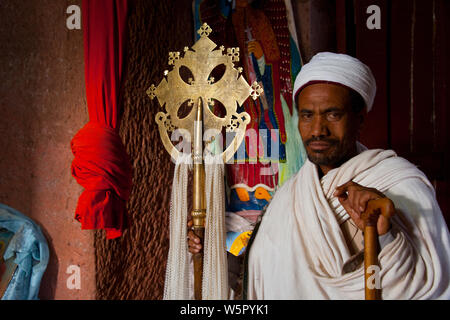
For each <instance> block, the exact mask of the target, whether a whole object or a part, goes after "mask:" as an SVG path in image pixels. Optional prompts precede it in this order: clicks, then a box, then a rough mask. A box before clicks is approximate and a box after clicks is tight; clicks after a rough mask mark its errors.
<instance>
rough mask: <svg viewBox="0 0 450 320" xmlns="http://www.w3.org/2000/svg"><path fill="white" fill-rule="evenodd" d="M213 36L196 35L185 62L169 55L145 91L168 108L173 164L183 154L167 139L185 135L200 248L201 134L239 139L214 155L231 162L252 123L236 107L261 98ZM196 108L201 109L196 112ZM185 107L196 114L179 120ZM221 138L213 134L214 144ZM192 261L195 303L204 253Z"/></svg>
mask: <svg viewBox="0 0 450 320" xmlns="http://www.w3.org/2000/svg"><path fill="white" fill-rule="evenodd" d="M211 31H212V30H211V28H210V27H209V26H208V25H207V24H206V23H204V24H203V25H202V27H201V28H200V29H199V30H198V34H199V35H200V39H199V40H198V41H197V42H196V43H195V44H194V45H193V46H192V48H191V49H189V48H188V47H185V48H184V55H183V56H182V55H181V54H180V52H170V53H169V65H171V66H173V68H172V70H171V71H165V72H164V76H165V78H164V79H163V80H162V81H161V82H160V84H159V85H158V86H157V87H156V86H155V85H153V84H152V85H151V86H150V88H149V89H148V90H147V94H148V95H149V96H150V98H151V99H154V98H155V97H157V98H158V101H159V104H160V105H161V107H164V106H165V109H166V112H158V113H157V114H156V123H157V124H158V129H159V133H160V135H161V139H162V142H163V144H164V147H165V148H166V150H167V152H169V154H170V155H171V156H172V158H173V159H174V160H175V161H176V160H177V159H178V157H179V156H180V151H179V150H178V149H177V148H176V147H175V146H174V145H173V143H172V141H171V140H170V138H169V133H170V132H172V133H173V132H174V131H175V130H177V129H178V130H179V131H178V133H179V135H178V137H179V136H180V135H181V136H183V140H184V141H185V142H186V141H187V142H189V144H188V145H189V150H188V151H189V152H191V154H193V163H194V166H193V167H194V179H193V205H192V218H193V222H194V226H193V229H194V233H195V234H196V235H197V236H198V237H199V238H200V240H201V242H202V243H203V237H204V225H205V217H206V205H205V185H204V184H205V171H204V166H203V131H204V130H210V129H213V131H214V132H216V133H217V134H221V133H222V129H223V128H225V129H226V131H227V132H233V133H234V134H235V136H234V139H233V140H232V141H231V143H230V144H229V145H228V146H226V149H225V150H224V151H223V149H219V153H217V152H216V153H215V155H221V156H222V160H223V161H224V162H227V161H228V160H229V159H231V157H232V156H233V155H234V153H235V152H236V151H237V149H238V148H239V145H240V144H241V142H242V140H243V138H244V136H245V129H246V126H247V124H248V123H249V122H250V116H249V115H248V113H247V112H241V113H238V112H237V108H238V105H242V104H243V103H244V101H245V100H246V99H247V98H248V97H249V96H252V98H253V99H255V100H256V99H257V98H258V96H259V95H260V94H261V92H262V88H261V87H260V86H259V85H258V83H256V82H255V83H253V84H252V86H249V85H248V84H247V82H246V81H245V79H244V78H243V77H242V75H241V73H242V68H238V69H236V68H235V67H234V62H237V61H239V48H229V49H228V50H227V52H226V53H224V51H225V48H224V46H220V47H219V48H217V45H216V44H215V43H214V42H213V41H211V40H210V39H209V38H208V36H209V34H210V33H211ZM220 65H224V66H225V71H224V73H223V76H222V77H221V78H220V79H218V80H216V81H215V79H214V78H213V75H212V72H213V70H214V69H215V68H216V67H218V66H220ZM182 67H185V68H187V69H188V70H189V71H190V72H191V74H192V77H190V78H189V79H188V80H187V81H185V80H183V78H182V77H181V75H180V68H182ZM214 100H217V101H219V102H220V103H222V105H223V106H224V107H225V115H224V117H222V118H221V117H218V116H216V115H215V114H214V113H213V112H212V111H211V110H210V108H209V107H208V105H210V104H212V105H213V104H214ZM195 102H197V104H196V105H195V107H194V104H195ZM186 103H187V105H188V106H191V107H192V110H191V111H190V112H189V113H188V115H187V116H185V117H181V118H180V117H179V115H178V111H179V109H180V108H181V106H182V105H184V104H186ZM217 134H214V135H213V136H212V139H214V137H215V136H216V135H217ZM192 140H193V148H192V145H191V141H192ZM211 141H212V140H211ZM192 149H193V152H192ZM193 258H194V294H195V298H196V299H201V298H202V294H201V288H202V277H203V274H202V272H203V253H202V252H200V253H197V254H194V256H193ZM180 285H182V284H180Z"/></svg>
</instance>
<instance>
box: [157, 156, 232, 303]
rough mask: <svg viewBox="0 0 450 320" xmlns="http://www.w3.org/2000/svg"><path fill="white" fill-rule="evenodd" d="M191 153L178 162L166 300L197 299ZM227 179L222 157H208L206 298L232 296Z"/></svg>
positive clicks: (204, 282) (205, 242) (174, 187)
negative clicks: (190, 242)
mask: <svg viewBox="0 0 450 320" xmlns="http://www.w3.org/2000/svg"><path fill="white" fill-rule="evenodd" d="M191 167H192V159H191V156H190V155H182V156H180V157H179V158H178V159H177V163H176V164H175V173H174V177H173V184H172V197H171V205H170V248H169V254H168V259H167V267H166V279H165V286H164V299H165V300H189V299H193V297H194V294H193V277H192V266H191V264H192V259H191V256H190V255H189V254H188V246H187V217H188V203H187V193H188V192H189V191H188V173H189V170H190V169H191ZM224 184H225V181H224V164H223V161H222V157H221V156H216V157H213V156H207V157H206V158H205V196H206V222H205V238H204V245H203V247H204V249H203V252H204V256H203V280H202V299H203V300H222V299H227V298H228V265H227V255H226V246H225V241H226V240H225V236H226V230H225V189H224V188H225V186H224Z"/></svg>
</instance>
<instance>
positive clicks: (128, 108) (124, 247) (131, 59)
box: [95, 0, 194, 299]
mask: <svg viewBox="0 0 450 320" xmlns="http://www.w3.org/2000/svg"><path fill="white" fill-rule="evenodd" d="M129 19H130V20H129V26H130V30H129V32H130V44H129V49H128V55H129V56H128V63H129V65H128V73H127V80H126V84H125V92H124V102H125V106H124V116H123V120H122V125H121V136H122V137H123V140H124V143H125V146H126V148H127V151H128V154H129V155H130V157H131V160H132V164H133V167H134V178H133V182H134V186H133V190H132V194H131V198H130V200H129V202H128V210H129V215H130V217H131V226H130V228H129V229H128V230H126V231H125V232H124V234H123V236H122V237H121V238H118V239H114V240H106V239H105V235H104V232H103V231H97V232H96V234H95V255H96V269H97V273H96V277H97V278H96V282H97V298H98V299H161V298H162V294H163V289H164V275H165V267H166V259H167V253H168V248H169V239H168V229H169V212H168V211H169V199H170V192H171V184H172V176H173V167H174V166H173V164H172V162H171V161H170V157H169V155H168V154H167V152H166V151H165V150H164V149H163V146H162V143H161V139H160V137H159V133H158V129H157V125H156V122H155V120H154V119H155V115H156V113H157V112H158V111H160V110H161V108H160V106H159V104H158V103H157V101H156V100H155V101H152V100H150V99H149V97H148V96H147V94H146V90H147V88H148V87H149V86H150V85H151V84H155V85H157V84H158V83H159V82H160V81H161V80H162V77H163V71H164V70H166V69H169V66H168V64H167V62H168V53H169V51H182V50H183V48H184V47H185V46H191V45H192V44H193V42H194V41H193V39H194V34H193V21H192V8H191V1H185V0H177V1H176V0H167V1H155V0H152V1H149V0H137V1H135V6H134V8H132V11H131V13H130V18H129Z"/></svg>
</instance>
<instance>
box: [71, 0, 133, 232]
mask: <svg viewBox="0 0 450 320" xmlns="http://www.w3.org/2000/svg"><path fill="white" fill-rule="evenodd" d="M127 15H128V2H127V0H95V1H93V0H83V2H82V21H83V35H84V60H85V81H86V98H87V106H88V110H89V122H88V123H87V124H86V125H85V126H84V127H83V128H82V129H81V130H80V131H79V132H78V133H77V134H76V135H75V136H74V137H73V139H72V141H71V148H72V152H73V155H74V156H75V158H74V160H73V162H72V167H71V171H72V176H73V177H74V178H75V179H76V180H77V182H78V183H79V184H80V185H81V186H83V187H84V188H85V190H84V191H83V193H82V194H81V196H80V198H79V199H78V204H77V208H76V210H75V219H76V220H78V221H79V222H81V228H82V229H104V230H106V237H107V238H108V239H113V238H116V237H119V236H121V235H122V232H123V230H124V229H125V228H126V227H127V226H128V225H129V220H128V216H127V214H126V201H127V200H128V198H129V196H130V192H131V187H132V167H131V163H130V160H129V157H128V155H127V153H126V150H125V147H124V146H123V143H122V140H121V138H120V136H119V128H120V120H121V119H120V118H121V117H120V115H121V109H122V106H121V103H120V101H121V99H120V92H121V86H122V83H123V76H124V65H125V54H126V42H127Z"/></svg>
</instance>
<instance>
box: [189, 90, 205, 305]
mask: <svg viewBox="0 0 450 320" xmlns="http://www.w3.org/2000/svg"><path fill="white" fill-rule="evenodd" d="M202 122H203V103H202V99H201V98H199V99H198V104H197V114H196V118H195V122H194V156H193V160H194V181H193V204H192V220H193V229H194V230H193V231H194V234H195V235H196V236H197V237H199V239H200V244H201V246H202V249H201V250H200V252H198V253H195V254H194V255H193V259H194V297H195V299H196V300H201V299H202V280H203V242H204V241H203V239H204V234H205V217H206V204H205V167H204V165H203V124H202Z"/></svg>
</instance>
